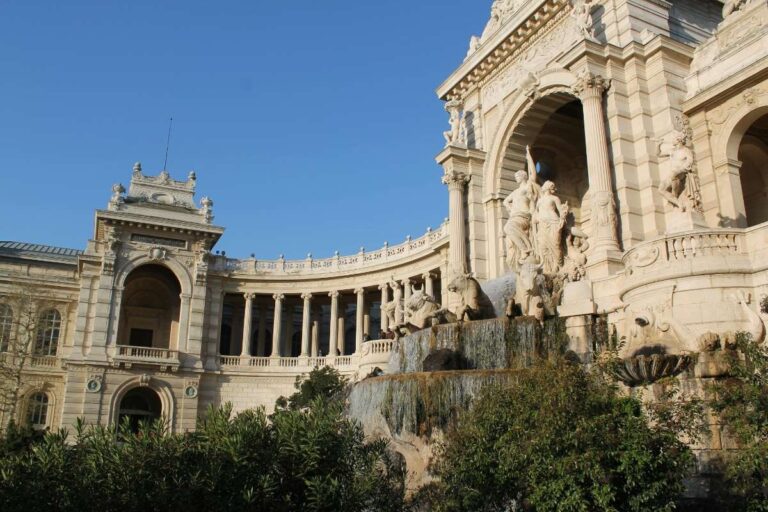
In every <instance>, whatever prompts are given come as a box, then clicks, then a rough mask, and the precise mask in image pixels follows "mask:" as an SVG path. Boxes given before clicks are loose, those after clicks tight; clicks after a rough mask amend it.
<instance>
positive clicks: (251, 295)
mask: <svg viewBox="0 0 768 512" xmlns="http://www.w3.org/2000/svg"><path fill="white" fill-rule="evenodd" d="M243 298H245V300H253V299H255V298H256V294H255V293H251V292H245V293H244V294H243Z"/></svg>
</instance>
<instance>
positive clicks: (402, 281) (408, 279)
mask: <svg viewBox="0 0 768 512" xmlns="http://www.w3.org/2000/svg"><path fill="white" fill-rule="evenodd" d="M400 284H401V285H403V286H408V285H409V284H413V281H412V280H411V278H410V277H406V278H405V279H401V280H400Z"/></svg>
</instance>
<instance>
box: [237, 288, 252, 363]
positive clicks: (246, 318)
mask: <svg viewBox="0 0 768 512" xmlns="http://www.w3.org/2000/svg"><path fill="white" fill-rule="evenodd" d="M243 297H245V314H244V315H243V342H242V343H241V347H240V357H241V358H243V359H245V358H248V357H251V330H252V327H251V326H252V325H253V298H254V297H255V295H254V294H253V293H244V294H243Z"/></svg>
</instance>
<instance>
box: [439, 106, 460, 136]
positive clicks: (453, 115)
mask: <svg viewBox="0 0 768 512" xmlns="http://www.w3.org/2000/svg"><path fill="white" fill-rule="evenodd" d="M461 107H462V104H461V102H460V101H459V100H451V101H449V102H448V103H446V104H445V110H446V112H448V114H449V115H450V118H449V120H448V123H449V124H450V127H451V129H450V130H448V131H447V132H443V137H445V145H446V146H450V145H451V144H456V143H460V142H461V125H462V122H461V117H462V116H461Z"/></svg>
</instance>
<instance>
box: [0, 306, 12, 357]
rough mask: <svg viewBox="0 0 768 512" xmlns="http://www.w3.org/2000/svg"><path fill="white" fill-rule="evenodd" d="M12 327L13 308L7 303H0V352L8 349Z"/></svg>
mask: <svg viewBox="0 0 768 512" xmlns="http://www.w3.org/2000/svg"><path fill="white" fill-rule="evenodd" d="M12 328H13V309H11V306H9V305H8V304H0V352H7V351H8V345H9V344H10V343H11V332H12Z"/></svg>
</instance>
